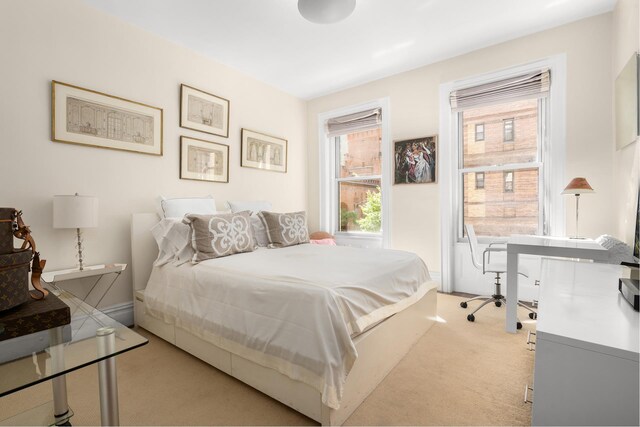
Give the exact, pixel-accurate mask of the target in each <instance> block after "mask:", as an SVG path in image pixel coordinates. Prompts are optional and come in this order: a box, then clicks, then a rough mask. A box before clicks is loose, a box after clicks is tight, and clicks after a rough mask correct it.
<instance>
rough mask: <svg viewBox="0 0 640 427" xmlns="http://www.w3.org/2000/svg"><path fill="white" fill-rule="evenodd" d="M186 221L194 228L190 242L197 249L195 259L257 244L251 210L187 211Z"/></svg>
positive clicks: (248, 250) (246, 248)
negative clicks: (213, 212) (219, 212)
mask: <svg viewBox="0 0 640 427" xmlns="http://www.w3.org/2000/svg"><path fill="white" fill-rule="evenodd" d="M183 221H184V223H185V224H189V226H190V227H191V229H192V231H193V232H192V240H191V244H192V246H193V249H194V250H195V252H196V253H195V254H194V255H193V259H192V262H194V263H197V262H200V261H204V260H207V259H212V258H220V257H223V256H227V255H233V254H238V253H242V252H251V251H253V250H254V248H255V241H254V238H253V228H252V227H251V221H250V212H247V211H245V212H238V213H228V214H215V215H195V214H188V215H185V217H184V219H183Z"/></svg>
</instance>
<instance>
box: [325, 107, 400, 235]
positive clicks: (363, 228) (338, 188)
mask: <svg viewBox="0 0 640 427" xmlns="http://www.w3.org/2000/svg"><path fill="white" fill-rule="evenodd" d="M386 108H388V100H386V99H381V100H378V101H375V102H371V103H368V104H366V105H364V106H361V107H353V108H345V109H342V110H340V111H334V112H329V113H324V114H320V116H319V117H318V122H319V124H320V141H323V143H322V145H321V147H320V155H321V168H320V192H321V201H320V203H321V206H320V226H321V229H322V230H325V231H328V232H330V233H331V234H334V235H335V236H336V238H337V240H338V241H339V242H341V243H343V244H348V245H354V246H367V247H371V246H374V247H377V246H386V245H387V244H388V230H385V228H387V227H385V224H387V222H386V219H385V218H386V216H387V210H388V208H387V206H388V205H389V196H390V192H389V191H386V190H385V188H387V186H388V180H389V176H390V171H391V169H390V163H389V162H390V161H392V159H393V156H386V155H385V153H387V152H388V151H389V147H390V143H389V141H388V135H389V132H388V131H387V130H385V124H384V121H383V112H384V111H387V110H386ZM354 111H355V112H354ZM385 171H387V172H385Z"/></svg>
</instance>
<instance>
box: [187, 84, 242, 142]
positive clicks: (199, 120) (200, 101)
mask: <svg viewBox="0 0 640 427" xmlns="http://www.w3.org/2000/svg"><path fill="white" fill-rule="evenodd" d="M229 108H230V102H229V100H228V99H224V98H221V97H219V96H216V95H213V94H211V93H207V92H204V91H202V90H199V89H196V88H193V87H191V86H187V85H185V84H183V85H181V86H180V126H181V127H183V128H186V129H193V130H197V131H200V132H206V133H210V134H212V135H218V136H223V137H225V138H228V137H229Z"/></svg>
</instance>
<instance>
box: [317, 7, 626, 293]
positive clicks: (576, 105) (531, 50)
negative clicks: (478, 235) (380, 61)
mask: <svg viewBox="0 0 640 427" xmlns="http://www.w3.org/2000/svg"><path fill="white" fill-rule="evenodd" d="M610 51H611V14H610V13H608V14H604V15H599V16H596V17H592V18H588V19H585V20H582V21H578V22H575V23H572V24H568V25H564V26H562V27H558V28H554V29H551V30H548V31H544V32H540V33H537V34H533V35H530V36H527V37H523V38H520V39H516V40H513V41H509V42H506V43H503V44H500V45H496V46H492V47H489V48H486V49H481V50H478V51H475V52H471V53H469V54H465V55H462V56H458V57H455V58H452V59H449V60H446V61H442V62H439V63H436V64H432V65H428V66H425V67H422V68H418V69H415V70H412V71H408V72H405V73H401V74H397V75H395V76H391V77H388V78H384V79H381V80H377V81H375V82H372V83H368V84H365V85H362V86H358V87H355V88H351V89H348V90H344V91H341V92H338V93H335V94H331V95H328V96H325V97H321V98H318V99H314V100H312V101H310V102H309V104H308V139H309V148H308V153H309V157H308V164H309V177H308V179H309V191H308V197H309V200H308V205H309V212H310V215H311V218H310V225H311V228H313V227H314V226H317V225H318V216H317V213H318V212H319V205H318V202H319V198H318V188H319V182H318V177H319V171H318V161H317V153H318V138H317V126H318V123H317V116H318V113H322V112H324V111H330V110H332V109H336V108H339V107H344V106H348V105H353V104H358V103H362V102H365V101H368V100H371V99H376V98H381V97H386V96H388V97H389V98H390V106H391V107H390V108H391V132H392V139H393V140H400V139H405V138H411V137H420V136H427V135H434V134H437V133H438V126H439V103H438V102H439V99H438V95H439V94H438V90H439V86H440V84H441V83H445V82H449V81H454V80H458V79H462V78H465V77H469V76H473V75H477V74H481V73H486V72H491V71H495V70H499V69H504V68H508V67H512V66H514V65H518V64H525V63H529V62H533V61H535V60H538V59H542V58H546V57H549V56H552V55H556V54H561V53H566V56H567V123H566V125H567V141H566V146H567V153H566V154H567V165H566V175H567V176H566V179H567V182H568V180H569V178H571V177H575V176H586V177H588V179H589V182H590V183H591V184H592V186H593V187H594V188H595V190H596V193H595V194H594V195H589V196H585V197H583V198H582V200H581V208H582V209H581V211H582V215H581V217H580V229H581V233H584V235H586V236H598V235H600V234H604V233H609V234H611V233H613V232H614V229H615V224H614V221H613V220H612V216H611V210H610V207H611V206H612V203H613V201H614V198H613V194H612V191H610V189H611V188H612V172H611V171H612V166H613V159H612V157H613V155H612V154H611V146H612V144H613V139H612V136H611V133H612V115H611V111H612V108H613V107H612V105H613V104H612V88H611V84H610V82H611V53H610ZM389 154H391V153H389ZM441 170H442V169H441ZM392 197H393V206H392V208H391V211H392V214H391V216H392V220H391V225H392V230H391V236H392V242H391V245H392V247H394V248H399V249H406V250H410V251H414V252H416V253H418V254H419V255H420V256H421V257H422V258H423V259H424V260H425V261H426V263H427V265H428V266H429V268H430V269H431V270H433V271H440V200H439V196H438V184H423V185H398V186H394V187H393V189H392ZM571 201H572V200H571ZM566 205H567V209H566V218H567V223H566V225H567V231H568V232H571V231H573V230H574V229H575V228H574V227H575V219H574V218H575V205H574V204H572V203H567V204H566ZM481 290H482V289H481ZM486 290H487V289H486V287H485V288H484V291H486Z"/></svg>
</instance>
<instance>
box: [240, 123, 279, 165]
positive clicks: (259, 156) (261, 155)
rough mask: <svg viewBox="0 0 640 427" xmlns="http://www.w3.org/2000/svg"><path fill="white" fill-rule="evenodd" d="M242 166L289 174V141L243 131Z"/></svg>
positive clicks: (246, 130)
mask: <svg viewBox="0 0 640 427" xmlns="http://www.w3.org/2000/svg"><path fill="white" fill-rule="evenodd" d="M241 139H242V143H241V145H240V166H243V167H246V168H256V169H264V170H270V171H276V172H285V173H286V172H287V140H286V139H283V138H278V137H275V136H270V135H265V134H263V133H259V132H254V131H252V130H248V129H242V138H241Z"/></svg>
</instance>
